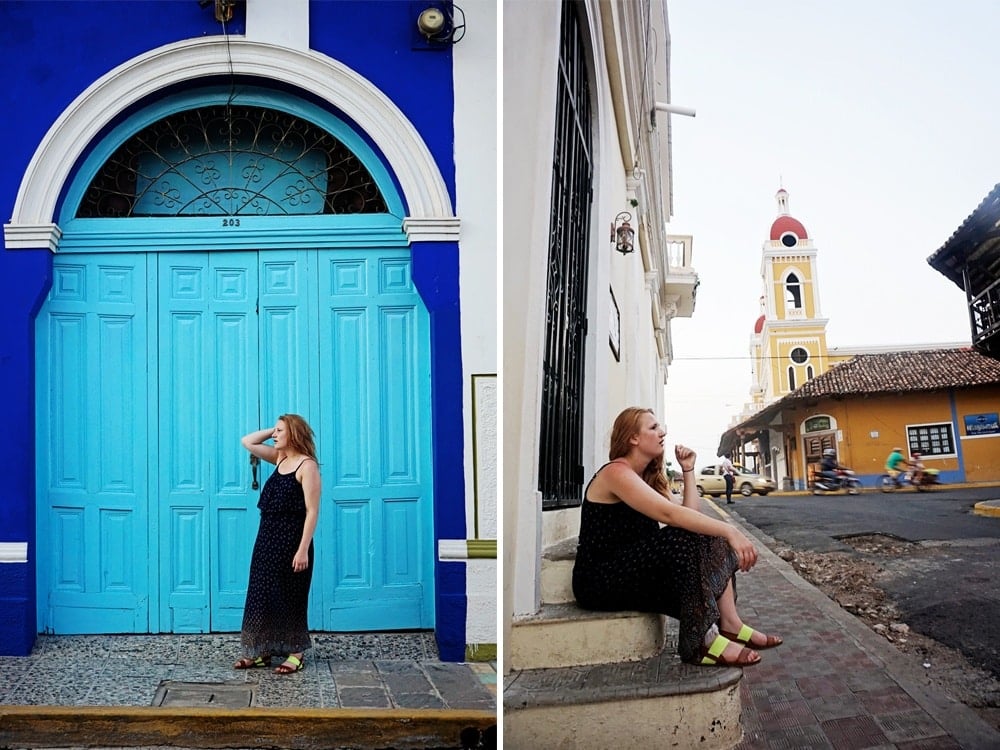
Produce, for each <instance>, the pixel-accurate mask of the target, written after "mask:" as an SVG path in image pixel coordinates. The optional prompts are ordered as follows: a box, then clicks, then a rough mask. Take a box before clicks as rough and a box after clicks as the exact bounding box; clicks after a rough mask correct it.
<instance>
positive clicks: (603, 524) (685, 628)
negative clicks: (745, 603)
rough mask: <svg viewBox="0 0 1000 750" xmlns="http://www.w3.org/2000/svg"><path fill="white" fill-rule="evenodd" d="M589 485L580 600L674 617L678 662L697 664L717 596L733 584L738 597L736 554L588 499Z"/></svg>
mask: <svg viewBox="0 0 1000 750" xmlns="http://www.w3.org/2000/svg"><path fill="white" fill-rule="evenodd" d="M602 468H603V467H602ZM597 473H600V470H598V472H597ZM594 476H597V474H596V473H595V475H594ZM590 481H591V482H593V481H594V480H593V479H591V480H590ZM588 489H590V484H589V483H588V484H587V489H585V490H584V492H583V496H584V500H583V505H582V507H581V509H580V536H579V541H578V546H577V552H576V562H575V564H574V566H573V595H574V596H575V597H576V601H577V604H579V605H580V606H581V607H583V608H584V609H592V610H602V611H606V612H614V611H623V610H633V611H637V612H655V613H658V614H663V615H668V616H670V617H673V618H675V619H676V620H678V621H679V622H680V628H679V640H678V648H677V650H678V653H679V654H680V657H681V659H682V660H684V661H686V662H696V661H698V660H699V658H700V652H701V646H702V644H703V643H704V640H705V635H706V634H707V633H708V630H709V628H711V627H712V625H715V624H717V623H718V622H719V605H718V601H717V600H718V598H719V596H721V594H722V592H723V591H724V590H725V588H726V585H727V584H728V583H729V582H730V581H732V582H733V594H734V596H735V594H736V577H735V574H736V571H737V570H739V561H738V560H737V557H736V553H734V552H733V550H732V548H730V546H729V543H728V542H726V540H725V539H723V538H722V537H716V536H706V535H704V534H696V533H694V532H692V531H687V530H685V529H678V528H674V527H672V526H664V527H663V528H660V524H659V523H657V522H656V521H655V520H653V519H652V518H649V517H648V516H645V515H643V514H642V513H640V512H639V511H637V510H634V509H633V508H632V507H631V506H629V505H628V504H626V503H624V502H619V503H595V502H592V501H590V500H587V499H586V498H587V490H588Z"/></svg>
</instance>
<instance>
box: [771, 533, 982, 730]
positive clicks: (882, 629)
mask: <svg viewBox="0 0 1000 750" xmlns="http://www.w3.org/2000/svg"><path fill="white" fill-rule="evenodd" d="M843 541H844V542H845V543H847V544H849V545H850V546H851V547H852V548H853V549H854V552H807V551H799V550H792V549H790V548H784V547H782V548H779V549H778V550H777V554H778V555H779V556H780V557H781V558H782V559H784V560H786V561H788V562H789V563H790V564H791V565H792V567H793V568H795V570H796V572H797V573H798V574H799V575H801V576H802V577H803V578H805V579H806V580H807V581H809V582H810V583H812V584H813V585H814V586H816V588H818V589H819V590H820V591H822V592H823V593H824V594H826V595H827V596H828V597H830V598H831V599H832V600H833V601H835V602H837V604H839V605H840V606H841V607H843V608H844V609H845V610H846V611H848V612H850V613H851V614H853V615H855V616H856V617H858V618H860V619H861V621H862V622H864V623H865V624H866V625H868V627H870V628H871V629H872V630H873V631H874V632H876V633H878V634H879V635H881V636H882V637H883V638H885V640H886V641H888V642H889V643H891V644H892V645H893V646H894V647H895V648H897V649H898V650H899V651H901V652H902V653H904V654H906V655H907V656H909V657H911V658H912V659H913V661H914V662H915V663H916V664H918V665H919V666H920V668H921V669H922V670H923V671H924V673H925V674H926V675H927V679H928V680H929V681H930V682H932V683H934V684H936V685H938V686H939V687H941V688H942V689H943V690H945V691H946V692H947V693H949V694H951V695H952V696H953V697H954V698H955V699H956V700H958V701H960V702H961V703H964V704H965V705H967V706H969V707H970V708H972V709H973V710H975V711H976V712H977V713H978V714H979V715H980V716H981V717H982V718H983V719H984V720H985V721H987V722H989V723H990V724H992V725H993V726H995V727H997V728H998V729H1000V681H998V680H997V679H996V678H994V677H993V675H992V674H990V673H989V672H985V671H983V670H981V669H979V668H977V667H975V666H973V665H972V664H970V663H969V661H968V660H967V659H966V658H965V656H964V655H963V654H962V653H961V652H960V651H957V650H956V649H953V648H949V647H948V646H945V645H943V644H941V643H938V642H937V641H935V640H933V639H932V638H929V637H927V636H925V635H923V634H921V633H918V632H916V631H915V630H913V629H911V628H910V626H909V625H908V624H907V623H906V622H904V621H903V619H902V617H901V615H900V612H899V609H898V608H897V606H896V604H895V603H894V602H893V601H892V600H891V599H890V598H889V597H888V596H887V595H886V593H885V591H884V590H883V589H882V588H880V586H879V585H878V576H879V573H880V572H882V569H883V568H882V566H881V565H880V560H882V559H886V558H888V557H890V556H891V557H896V558H898V557H899V556H902V555H909V556H913V555H919V554H921V549H920V547H919V545H914V544H912V543H910V542H905V541H901V540H898V539H894V538H893V537H889V536H884V535H880V534H874V535H867V536H857V537H851V538H847V539H844V540H843Z"/></svg>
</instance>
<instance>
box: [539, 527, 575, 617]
mask: <svg viewBox="0 0 1000 750" xmlns="http://www.w3.org/2000/svg"><path fill="white" fill-rule="evenodd" d="M575 561H576V537H573V538H572V539H566V540H564V541H562V542H560V543H559V544H555V545H553V546H551V547H547V548H546V549H545V551H544V552H543V553H542V573H541V578H542V602H544V603H545V604H566V603H567V602H572V601H575V597H574V596H573V563H574V562H575Z"/></svg>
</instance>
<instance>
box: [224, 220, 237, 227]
mask: <svg viewBox="0 0 1000 750" xmlns="http://www.w3.org/2000/svg"><path fill="white" fill-rule="evenodd" d="M239 225H240V220H239V219H223V220H222V226H224V227H238V226H239Z"/></svg>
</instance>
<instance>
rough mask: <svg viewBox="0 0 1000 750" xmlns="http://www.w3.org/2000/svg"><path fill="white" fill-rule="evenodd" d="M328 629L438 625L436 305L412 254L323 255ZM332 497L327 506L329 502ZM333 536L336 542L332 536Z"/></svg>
mask: <svg viewBox="0 0 1000 750" xmlns="http://www.w3.org/2000/svg"><path fill="white" fill-rule="evenodd" d="M319 279H320V290H321V292H322V293H321V296H320V301H319V304H320V307H321V309H322V311H323V312H322V313H321V317H320V320H321V326H320V352H321V361H320V371H321V373H329V375H328V376H326V377H325V378H324V383H326V384H328V388H327V389H326V390H325V391H324V399H323V401H322V410H321V414H322V421H321V426H320V429H321V430H322V435H321V437H322V443H323V444H324V445H325V446H328V448H327V450H329V451H332V454H329V453H328V454H327V455H331V466H330V467H329V468H327V470H326V471H325V472H324V479H323V482H324V493H323V494H324V498H329V499H330V501H332V502H331V503H329V506H330V509H331V510H332V512H328V513H326V514H325V515H324V514H323V513H321V514H320V527H321V532H322V539H323V543H324V545H325V546H324V550H328V551H329V554H328V555H327V556H326V559H329V560H330V561H331V564H329V565H328V566H327V570H326V571H325V573H326V576H327V577H326V581H327V585H326V586H325V589H324V604H325V609H324V613H323V627H324V628H326V629H329V630H360V629H368V628H421V627H430V626H431V625H432V624H433V587H432V585H431V582H432V580H433V577H432V576H433V568H432V565H433V545H432V544H429V543H428V541H429V540H431V539H433V533H432V528H431V523H432V518H431V510H432V508H431V491H430V489H431V483H430V469H429V454H430V445H429V442H428V441H429V434H430V429H429V427H430V426H429V424H428V423H427V421H426V420H427V415H428V414H429V413H430V410H429V401H430V375H429V372H430V367H429V361H428V359H427V355H428V347H427V345H426V342H427V340H428V339H427V331H428V328H427V320H426V312H425V311H424V310H423V308H422V307H421V306H420V304H419V300H418V297H417V295H416V292H415V290H414V288H413V285H412V279H411V278H410V264H409V257H408V254H407V253H405V252H401V253H395V254H394V253H391V252H388V251H383V252H382V253H380V254H378V255H375V254H371V255H367V256H361V257H356V258H351V257H349V256H347V257H331V258H327V259H326V260H325V262H323V263H321V264H320V275H319ZM326 507H328V505H327V504H324V508H326ZM331 544H332V545H334V546H333V548H332V549H331V548H330V545H331Z"/></svg>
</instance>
